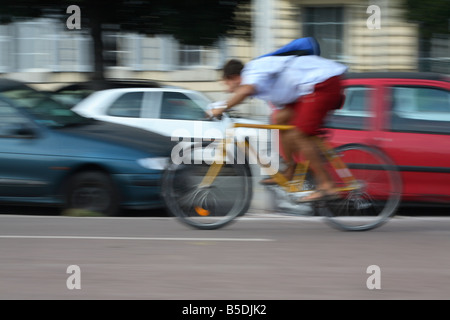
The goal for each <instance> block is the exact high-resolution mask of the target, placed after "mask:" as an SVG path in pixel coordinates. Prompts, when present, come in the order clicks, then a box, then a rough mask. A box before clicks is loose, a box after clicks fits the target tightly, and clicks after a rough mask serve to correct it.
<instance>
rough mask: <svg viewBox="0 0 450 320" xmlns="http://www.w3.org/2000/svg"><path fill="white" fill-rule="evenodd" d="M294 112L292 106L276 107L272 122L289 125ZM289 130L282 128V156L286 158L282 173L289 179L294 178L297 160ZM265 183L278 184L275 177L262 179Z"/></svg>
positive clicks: (262, 182)
mask: <svg viewBox="0 0 450 320" xmlns="http://www.w3.org/2000/svg"><path fill="white" fill-rule="evenodd" d="M293 114H294V110H293V109H292V108H291V107H290V106H285V107H284V108H282V109H276V110H274V112H273V113H272V123H273V124H277V125H289V124H290V120H291V119H292V116H293ZM287 133H288V130H280V133H279V134H280V146H281V150H280V156H281V157H282V159H284V162H285V163H286V169H285V170H284V171H283V172H282V174H283V175H284V176H285V177H286V179H287V180H292V178H293V177H294V174H295V168H296V164H297V161H296V159H295V157H294V154H293V152H294V151H293V149H292V144H291V143H290V139H289V136H288V135H287ZM260 183H261V184H263V185H270V184H276V181H275V179H273V178H267V179H264V180H261V181H260Z"/></svg>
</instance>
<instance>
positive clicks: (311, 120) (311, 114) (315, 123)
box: [286, 76, 343, 135]
mask: <svg viewBox="0 0 450 320" xmlns="http://www.w3.org/2000/svg"><path fill="white" fill-rule="evenodd" d="M342 98H343V88H342V85H341V77H340V76H335V77H331V78H329V79H328V80H326V81H324V82H321V83H318V84H316V85H315V86H314V92H312V93H310V94H308V95H304V96H302V97H300V98H299V99H298V100H297V101H296V102H294V103H290V104H287V105H286V107H288V108H293V109H294V116H293V118H292V120H291V124H293V125H295V126H296V127H297V129H298V130H300V131H301V132H303V133H305V134H307V135H317V134H318V133H319V131H320V128H321V127H322V125H323V122H324V119H325V117H326V116H327V113H328V111H330V110H333V109H336V108H337V107H338V106H339V105H340V104H341V103H342Z"/></svg>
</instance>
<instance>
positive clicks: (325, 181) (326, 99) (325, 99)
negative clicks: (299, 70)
mask: <svg viewBox="0 0 450 320" xmlns="http://www.w3.org/2000/svg"><path fill="white" fill-rule="evenodd" d="M341 99H342V86H341V80H340V78H339V77H332V78H330V79H328V80H326V81H325V82H323V83H320V84H318V85H316V86H315V90H314V92H313V93H311V94H309V95H306V96H303V97H302V98H301V99H299V101H298V102H297V103H296V104H295V106H294V110H295V116H294V124H295V126H296V127H297V130H294V132H290V133H289V134H290V135H291V137H290V140H291V141H292V144H293V145H294V146H295V147H296V151H301V152H302V154H303V156H304V157H305V158H306V159H308V160H309V161H310V166H311V168H312V170H313V172H314V174H315V178H316V188H317V190H318V191H317V192H315V193H312V194H311V195H309V196H307V197H305V198H304V201H314V200H318V199H321V198H323V197H324V196H330V195H336V190H335V186H334V181H333V179H332V178H331V177H330V175H329V174H328V171H327V170H326V168H325V165H324V164H323V160H322V156H321V153H320V150H319V149H318V147H317V145H316V144H315V142H314V140H313V139H312V138H311V137H312V136H315V135H317V134H319V132H320V129H321V127H322V125H323V122H324V119H325V117H326V116H327V114H328V112H329V111H330V110H332V109H334V108H335V106H336V105H337V104H338V103H339V102H340V101H341Z"/></svg>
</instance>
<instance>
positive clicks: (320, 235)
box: [0, 213, 450, 302]
mask: <svg viewBox="0 0 450 320" xmlns="http://www.w3.org/2000/svg"><path fill="white" fill-rule="evenodd" d="M0 243H1V245H0V257H1V260H0V299H2V300H9V299H15V300H17V299H19V300H28V299H45V300H46V299H62V300H72V299H74V300H76V299H88V300H92V299H108V300H115V299H121V300H123V299H140V300H142V299H146V300H175V299H188V300H198V301H200V300H219V299H220V300H230V299H231V300H248V299H251V300H255V301H262V302H263V301H264V300H274V299H275V300H310V299H314V300H318V299H319V300H322V299H327V300H329V299H349V300H350V299H352V300H379V299H413V300H414V299H445V300H447V299H450V255H449V252H448V248H449V247H450V218H448V217H427V218H424V217H404V216H397V217H395V218H394V219H392V220H390V221H389V222H388V223H387V224H385V225H383V226H381V227H380V228H378V229H375V230H371V231H366V232H343V231H338V230H335V229H332V228H330V227H329V226H328V225H327V224H325V223H324V221H322V220H321V218H317V217H294V216H289V215H280V214H270V213H253V214H249V215H248V216H247V217H244V218H241V219H240V220H238V221H236V222H235V223H234V224H231V225H230V226H227V227H226V228H223V229H220V230H213V231H200V230H194V229H191V228H188V227H186V226H184V225H182V224H180V223H179V222H178V221H175V220H173V219H171V218H165V217H131V218H105V217H99V218H97V217H65V216H52V215H50V216H29V215H0Z"/></svg>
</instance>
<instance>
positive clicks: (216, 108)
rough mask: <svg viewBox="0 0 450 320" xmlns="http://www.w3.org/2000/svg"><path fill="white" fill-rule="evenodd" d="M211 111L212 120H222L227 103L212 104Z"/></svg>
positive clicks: (209, 106) (209, 107)
mask: <svg viewBox="0 0 450 320" xmlns="http://www.w3.org/2000/svg"><path fill="white" fill-rule="evenodd" d="M208 109H209V112H208V113H209V115H210V117H211V118H218V119H220V118H221V117H222V114H223V112H224V111H225V109H226V102H225V101H217V102H214V103H211V104H210V105H208Z"/></svg>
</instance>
